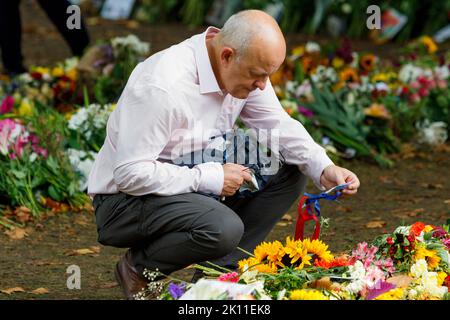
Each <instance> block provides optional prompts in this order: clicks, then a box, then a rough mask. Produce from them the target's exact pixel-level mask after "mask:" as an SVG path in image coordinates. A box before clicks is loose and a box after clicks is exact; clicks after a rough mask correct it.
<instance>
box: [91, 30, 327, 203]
mask: <svg viewBox="0 0 450 320" xmlns="http://www.w3.org/2000/svg"><path fill="white" fill-rule="evenodd" d="M218 31H219V29H216V28H214V27H209V28H208V29H207V30H206V31H205V32H204V33H202V34H198V35H194V36H193V37H191V38H189V39H187V40H185V41H183V42H181V43H179V44H177V45H174V46H171V47H170V48H167V49H165V50H163V51H160V52H158V53H156V54H154V55H152V56H151V57H149V58H148V59H146V60H145V61H144V62H142V63H140V64H138V65H137V66H136V68H135V69H134V70H133V72H132V74H131V76H130V78H129V80H128V82H127V85H126V87H125V89H124V91H123V92H122V95H121V96H120V99H119V101H118V103H117V107H116V109H115V110H114V111H113V112H112V113H111V115H110V117H109V119H108V124H107V128H106V133H107V135H106V139H105V142H104V144H103V146H102V148H101V149H100V151H99V153H98V155H97V156H96V159H95V162H94V165H93V168H92V170H91V172H90V174H89V181H88V194H89V196H90V197H91V198H93V197H94V195H95V194H111V193H117V192H119V191H120V192H124V193H127V194H131V195H135V196H139V195H145V194H157V195H162V196H169V195H175V194H180V193H187V192H197V191H198V192H204V193H213V194H216V195H219V194H220V193H221V192H222V188H223V182H224V173H223V169H222V164H220V163H217V162H207V163H202V164H199V165H196V166H195V167H193V168H188V167H182V166H177V165H175V164H172V163H170V161H172V160H174V158H176V157H178V156H179V155H180V148H182V149H183V151H184V148H185V147H186V143H188V144H189V147H191V148H192V147H193V148H194V149H201V148H204V147H205V145H207V143H208V138H209V137H210V136H211V134H210V133H211V132H215V133H216V134H217V133H225V132H226V131H227V130H230V129H232V128H233V126H234V124H235V121H236V119H237V118H238V117H240V118H241V120H242V121H243V122H244V124H245V125H246V126H247V127H248V128H253V129H255V130H256V129H268V128H270V129H278V130H275V131H278V132H279V133H278V135H277V138H278V140H279V148H280V151H281V153H282V154H283V156H284V159H285V161H286V163H288V164H294V165H297V166H298V168H299V170H300V171H301V172H303V173H304V174H305V175H307V176H308V177H310V178H311V179H312V180H313V182H314V183H315V185H316V186H317V187H318V188H320V189H322V190H323V189H324V187H323V186H322V185H321V184H320V176H321V174H322V171H323V169H324V168H325V167H326V166H328V165H330V164H332V161H331V160H330V159H329V158H328V156H327V155H326V152H325V150H324V149H323V148H322V147H321V146H320V145H318V144H317V143H315V142H314V141H313V139H312V138H311V136H310V135H309V133H308V132H307V131H306V130H305V128H304V127H303V125H302V124H301V123H300V122H299V121H297V120H294V119H292V118H291V117H290V116H289V115H288V114H287V113H286V112H285V111H284V109H283V107H282V106H281V104H280V102H279V100H278V98H277V97H276V94H275V92H274V90H273V87H272V85H271V84H270V81H269V80H268V82H267V84H266V87H265V88H264V90H262V91H261V90H260V89H256V90H254V91H252V92H251V93H250V95H249V96H248V98H247V99H237V98H234V97H233V96H231V95H230V94H227V93H225V92H224V91H222V90H221V89H220V88H219V85H218V83H217V80H216V78H215V76H214V72H213V69H212V67H211V63H210V60H209V56H208V51H207V48H206V43H205V39H206V36H210V35H212V34H215V33H217V32H218ZM188 136H189V137H188ZM181 138H184V139H181ZM186 138H190V139H186ZM180 140H183V142H181V143H180ZM185 140H186V141H187V142H185ZM192 141H194V142H193V143H192Z"/></svg>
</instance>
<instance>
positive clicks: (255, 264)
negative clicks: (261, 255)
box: [238, 257, 277, 273]
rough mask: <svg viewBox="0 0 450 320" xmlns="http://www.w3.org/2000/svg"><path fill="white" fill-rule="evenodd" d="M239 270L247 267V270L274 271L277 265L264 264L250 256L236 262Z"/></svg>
mask: <svg viewBox="0 0 450 320" xmlns="http://www.w3.org/2000/svg"><path fill="white" fill-rule="evenodd" d="M238 266H239V270H241V271H242V272H244V271H245V270H246V269H247V268H248V269H249V270H257V271H258V272H262V273H276V272H277V267H276V266H275V265H274V264H270V265H269V264H266V263H262V262H261V261H258V260H257V259H255V258H253V257H251V258H248V259H244V260H240V261H239V262H238Z"/></svg>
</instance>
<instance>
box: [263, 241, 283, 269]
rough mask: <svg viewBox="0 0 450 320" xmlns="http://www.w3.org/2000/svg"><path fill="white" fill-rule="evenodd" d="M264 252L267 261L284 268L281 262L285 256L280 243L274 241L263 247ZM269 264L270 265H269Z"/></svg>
mask: <svg viewBox="0 0 450 320" xmlns="http://www.w3.org/2000/svg"><path fill="white" fill-rule="evenodd" d="M265 251H266V253H267V260H268V261H269V262H271V263H273V264H275V265H276V266H280V267H283V268H284V267H285V265H284V264H283V263H282V262H281V260H283V257H284V256H285V254H286V253H285V252H284V247H283V244H282V243H281V242H280V241H278V240H277V241H274V242H271V243H268V244H267V245H266V246H265ZM269 264H270V263H269Z"/></svg>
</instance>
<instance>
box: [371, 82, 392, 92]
mask: <svg viewBox="0 0 450 320" xmlns="http://www.w3.org/2000/svg"><path fill="white" fill-rule="evenodd" d="M375 89H377V90H378V91H386V92H389V91H391V89H390V88H389V86H388V85H387V84H386V83H384V82H377V83H376V84H375Z"/></svg>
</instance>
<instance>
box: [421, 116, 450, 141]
mask: <svg viewBox="0 0 450 320" xmlns="http://www.w3.org/2000/svg"><path fill="white" fill-rule="evenodd" d="M416 127H417V129H418V130H419V136H418V141H419V143H425V144H427V145H430V146H437V145H440V144H443V143H444V142H445V141H447V138H448V136H447V124H446V123H445V122H442V121H438V122H433V123H431V124H430V123H429V121H428V120H426V121H425V122H424V123H422V124H417V125H416Z"/></svg>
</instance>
